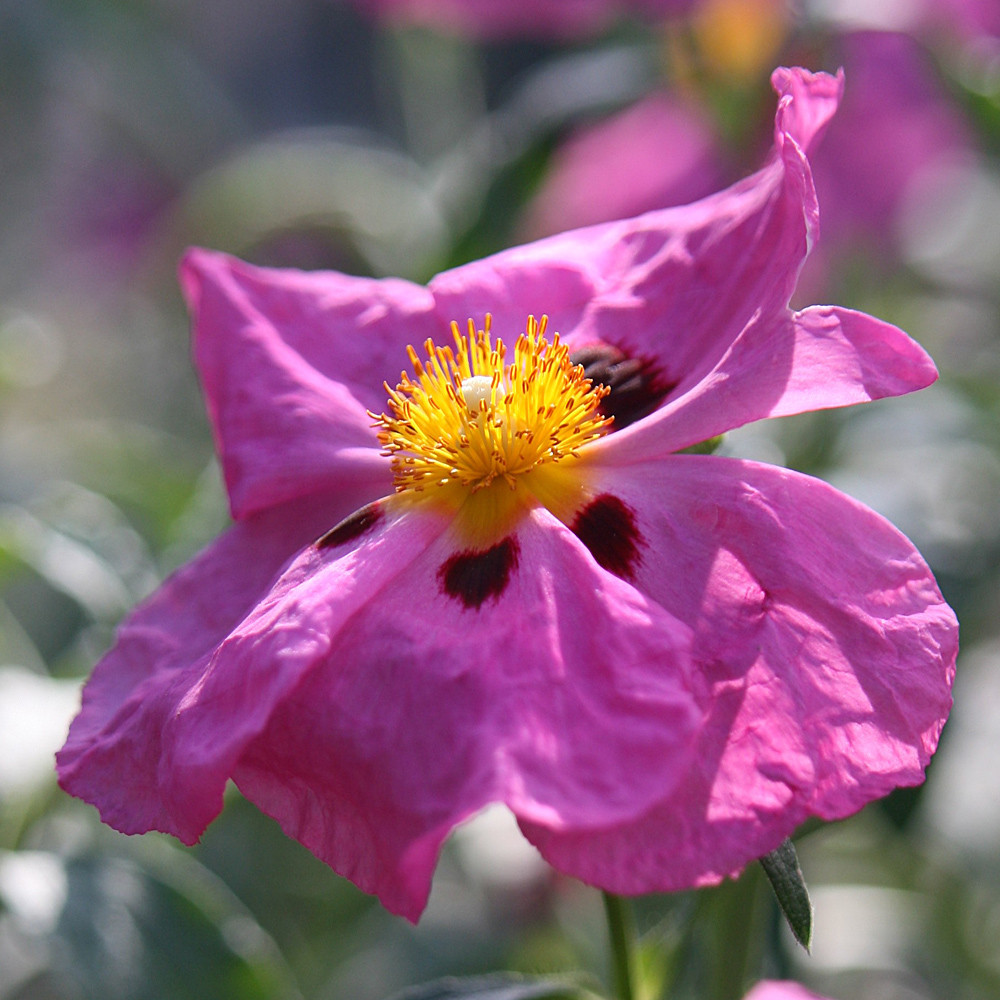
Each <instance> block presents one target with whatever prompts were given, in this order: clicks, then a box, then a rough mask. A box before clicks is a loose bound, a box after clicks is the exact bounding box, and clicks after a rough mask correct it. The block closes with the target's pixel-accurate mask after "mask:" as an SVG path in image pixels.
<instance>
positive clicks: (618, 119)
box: [524, 91, 723, 237]
mask: <svg viewBox="0 0 1000 1000" xmlns="http://www.w3.org/2000/svg"><path fill="white" fill-rule="evenodd" d="M720 159H721V157H720V153H719V147H718V143H717V140H716V136H715V132H714V128H713V126H712V123H711V120H710V119H709V117H708V115H707V114H705V113H704V112H703V111H702V110H701V109H700V108H699V107H698V106H697V105H696V104H695V103H694V102H693V101H687V100H684V99H682V98H679V97H675V96H673V95H671V94H669V93H667V92H665V91H655V92H654V93H652V94H649V95H648V96H647V97H645V98H643V99H642V100H641V101H639V102H638V103H636V104H634V105H632V106H631V107H629V108H627V109H626V110H624V111H622V112H620V113H619V114H617V115H614V116H613V117H611V118H608V119H606V120H604V121H601V122H598V123H597V124H594V125H590V126H587V127H585V128H582V129H580V130H579V131H578V132H576V133H575V134H574V135H572V136H571V137H570V138H569V139H568V140H567V141H566V142H565V143H564V144H563V145H562V146H561V147H560V148H559V149H558V150H557V151H556V152H555V154H554V155H553V158H552V162H551V164H550V166H549V170H548V173H547V174H546V176H545V180H544V181H543V182H542V185H541V187H540V188H539V190H538V192H537V193H536V195H535V197H534V198H533V199H532V201H531V204H530V205H529V206H528V208H527V210H526V222H525V226H524V228H525V230H526V231H527V233H528V234H529V235H530V236H532V237H537V236H545V235H549V234H551V233H558V232H562V231H563V230H566V229H572V228H576V227H578V226H587V225H591V224H593V223H595V222H609V221H610V220H612V219H625V218H629V217H631V216H633V215H640V214H641V213H643V212H648V211H651V210H652V209H657V208H667V207H669V206H671V205H683V204H686V203H687V202H689V201H694V200H695V199H696V198H701V197H703V196H705V195H707V194H709V193H710V192H712V191H715V190H717V189H718V187H719V184H720V182H721V180H722V173H723V172H722V167H721V164H720Z"/></svg>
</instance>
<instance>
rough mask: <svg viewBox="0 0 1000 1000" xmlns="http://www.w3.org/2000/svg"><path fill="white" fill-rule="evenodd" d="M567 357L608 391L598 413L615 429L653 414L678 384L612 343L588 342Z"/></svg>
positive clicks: (647, 362) (649, 362)
mask: <svg viewBox="0 0 1000 1000" xmlns="http://www.w3.org/2000/svg"><path fill="white" fill-rule="evenodd" d="M569 360H570V361H571V362H572V363H573V364H574V365H582V367H583V372H584V374H585V375H586V376H587V378H589V379H590V380H591V382H593V383H594V384H595V385H604V386H607V387H608V389H609V390H610V392H608V394H607V396H605V397H604V399H602V400H601V413H603V414H604V415H605V416H606V417H613V418H614V421H615V422H614V424H613V425H612V428H611V429H612V430H616V431H620V430H621V429H622V428H623V427H628V425H629V424H634V423H635V422H636V421H637V420H641V419H642V418H643V417H644V416H646V415H647V414H648V413H652V412H653V410H655V409H656V408H657V406H659V405H660V402H661V401H662V399H663V398H664V397H665V396H666V395H667V394H668V393H669V392H670V391H671V390H672V389H674V388H675V386H676V385H677V383H676V382H669V381H667V380H666V379H665V378H663V376H662V375H661V374H660V373H659V372H658V371H657V370H656V367H655V365H654V364H653V362H652V361H649V360H647V359H646V358H637V357H631V356H630V355H628V354H626V353H625V352H624V351H623V350H621V349H620V348H618V347H614V346H612V345H611V344H587V345H586V346H584V347H581V348H579V349H578V350H576V351H573V353H572V354H570V356H569Z"/></svg>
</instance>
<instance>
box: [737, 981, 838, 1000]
mask: <svg viewBox="0 0 1000 1000" xmlns="http://www.w3.org/2000/svg"><path fill="white" fill-rule="evenodd" d="M745 1000H824V998H823V997H821V996H820V995H819V994H818V993H811V992H810V991H809V990H807V989H806V988H805V987H804V986H799V984H798V983H791V982H782V981H779V980H776V979H771V980H765V981H764V982H760V983H758V984H757V985H756V986H755V987H754V988H753V989H752V990H751V991H750V992H749V993H748V994H747V995H746V998H745Z"/></svg>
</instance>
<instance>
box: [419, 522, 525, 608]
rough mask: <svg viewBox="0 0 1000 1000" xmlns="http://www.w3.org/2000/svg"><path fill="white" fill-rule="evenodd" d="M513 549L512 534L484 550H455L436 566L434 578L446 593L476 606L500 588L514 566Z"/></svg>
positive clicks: (480, 604)
mask: <svg viewBox="0 0 1000 1000" xmlns="http://www.w3.org/2000/svg"><path fill="white" fill-rule="evenodd" d="M517 553H518V548H517V540H516V539H515V538H512V537H510V538H505V539H504V540H503V541H502V542H498V543H497V544H496V545H494V546H493V547H492V548H489V549H486V550H485V551H484V552H459V553H457V554H456V555H453V556H452V557H451V558H450V559H449V560H448V561H447V562H446V563H445V564H444V565H443V566H442V567H441V568H440V569H439V570H438V579H439V580H440V581H441V586H442V587H443V588H444V592H445V593H446V594H447V595H448V596H449V597H455V598H458V600H460V601H461V602H462V603H463V604H464V605H465V606H466V607H467V608H476V609H477V610H478V609H479V608H480V607H482V604H483V602H484V601H485V600H487V599H488V598H490V597H493V598H496V597H499V596H500V595H501V594H502V593H503V592H504V590H505V589H506V587H507V584H508V583H509V581H510V573H511V570H512V569H514V567H515V566H517Z"/></svg>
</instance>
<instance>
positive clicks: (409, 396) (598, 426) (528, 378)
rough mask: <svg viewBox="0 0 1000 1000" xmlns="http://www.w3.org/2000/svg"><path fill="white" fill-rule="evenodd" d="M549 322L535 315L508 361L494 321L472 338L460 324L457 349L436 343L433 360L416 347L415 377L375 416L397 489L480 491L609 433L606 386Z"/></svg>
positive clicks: (429, 345)
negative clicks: (603, 409)
mask: <svg viewBox="0 0 1000 1000" xmlns="http://www.w3.org/2000/svg"><path fill="white" fill-rule="evenodd" d="M546 325H547V318H546V317H545V316H543V317H542V318H541V320H540V321H536V320H535V318H534V316H529V317H528V322H527V328H526V332H525V333H523V334H521V336H519V337H518V339H517V342H516V343H515V345H514V358H513V361H512V362H511V363H509V364H508V363H507V348H506V346H505V345H504V343H503V341H501V340H497V341H496V342H494V341H493V339H492V336H491V329H490V327H491V317H490V316H489V314H487V316H486V320H485V323H484V328H483V329H481V330H477V329H476V326H475V324H474V323H473V321H472V320H469V326H468V333H467V334H462V333H461V332H460V331H459V327H458V324H457V323H452V325H451V330H452V336H453V338H454V347H453V348H452V347H437V346H435V344H434V342H433V341H431V340H427V341H426V342H425V343H424V350H425V351H426V352H427V358H426V360H425V361H421V360H420V359H419V358H418V357H417V353H416V351H415V350H414V349H413V348H412V347H408V348H407V354H408V356H409V359H410V364H411V365H412V366H413V373H414V378H413V379H411V378H410V376H409V375H408V374H407V373H406V372H403V373H402V374H401V375H400V381H399V385H397V386H396V388H395V389H392V388H390V387H389V385H388V384H386V386H385V388H386V392H387V393H388V395H389V400H388V409H389V414H388V415H387V414H384V413H383V414H380V415H378V416H376V415H375V414H372V417H373V418H374V420H375V426H376V427H377V428H379V434H378V438H379V441H380V443H381V444H382V450H383V454H385V455H388V456H390V457H391V459H392V470H393V476H394V478H395V484H396V491H397V493H403V492H416V493H419V492H422V491H424V490H426V489H428V488H429V487H448V486H455V485H460V486H462V487H464V488H465V489H466V490H468V491H471V492H477V491H479V490H482V489H484V488H485V487H488V486H490V485H492V484H493V483H495V482H497V481H498V480H503V481H504V482H506V484H507V485H508V486H509V487H510V488H511V489H515V488H516V481H517V477H519V476H522V475H524V474H525V473H527V472H530V471H531V470H532V469H534V468H536V467H538V466H540V465H543V464H547V463H552V462H561V461H564V460H566V459H572V458H576V457H577V455H578V452H579V449H580V448H581V447H582V446H583V445H585V444H586V443H587V442H588V441H592V440H594V439H595V438H598V437H600V436H601V435H602V434H604V433H605V432H606V431H607V429H608V427H609V425H610V424H611V419H610V418H609V417H605V416H602V415H601V413H600V411H599V407H600V402H601V400H602V399H603V398H604V396H605V395H607V392H608V390H607V389H606V388H605V387H604V386H594V385H593V383H592V382H591V380H590V379H588V378H587V377H586V375H585V374H584V370H583V368H582V367H581V366H580V365H574V364H573V363H572V362H571V361H570V359H569V350H568V348H567V347H566V346H565V345H564V344H563V343H561V342H560V340H559V334H558V333H557V334H555V335H554V336H553V338H552V340H551V342H549V341H548V340H547V339H546V337H545V331H546Z"/></svg>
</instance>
